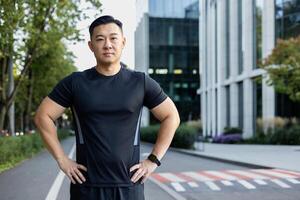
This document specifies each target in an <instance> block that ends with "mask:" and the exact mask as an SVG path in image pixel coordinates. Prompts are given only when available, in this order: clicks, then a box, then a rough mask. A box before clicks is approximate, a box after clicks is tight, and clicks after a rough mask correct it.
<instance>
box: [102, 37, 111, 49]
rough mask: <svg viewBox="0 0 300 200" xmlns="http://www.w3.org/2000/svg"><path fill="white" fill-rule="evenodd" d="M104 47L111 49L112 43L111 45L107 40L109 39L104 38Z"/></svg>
mask: <svg viewBox="0 0 300 200" xmlns="http://www.w3.org/2000/svg"><path fill="white" fill-rule="evenodd" d="M104 48H107V49H111V48H112V45H111V42H110V41H109V39H106V40H105V43H104Z"/></svg>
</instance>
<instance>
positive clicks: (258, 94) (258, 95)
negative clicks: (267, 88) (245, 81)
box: [253, 77, 262, 133]
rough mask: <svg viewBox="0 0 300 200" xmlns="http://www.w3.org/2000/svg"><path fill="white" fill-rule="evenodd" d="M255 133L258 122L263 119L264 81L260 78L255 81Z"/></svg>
mask: <svg viewBox="0 0 300 200" xmlns="http://www.w3.org/2000/svg"><path fill="white" fill-rule="evenodd" d="M253 105H254V106H253V118H254V120H253V130H254V131H253V132H254V133H256V131H257V126H256V122H257V119H258V118H261V117H262V79H261V77H258V78H256V79H253Z"/></svg>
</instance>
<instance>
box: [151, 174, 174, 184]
mask: <svg viewBox="0 0 300 200" xmlns="http://www.w3.org/2000/svg"><path fill="white" fill-rule="evenodd" d="M151 176H152V177H153V178H155V179H156V180H158V181H159V182H161V183H168V182H172V181H171V180H169V179H167V178H165V177H162V176H160V175H159V174H151Z"/></svg>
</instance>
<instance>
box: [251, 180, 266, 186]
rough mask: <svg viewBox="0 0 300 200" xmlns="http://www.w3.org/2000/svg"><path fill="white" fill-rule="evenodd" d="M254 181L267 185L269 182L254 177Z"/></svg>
mask: <svg viewBox="0 0 300 200" xmlns="http://www.w3.org/2000/svg"><path fill="white" fill-rule="evenodd" d="M253 181H254V182H256V183H257V184H259V185H267V183H266V182H265V181H263V180H261V179H254V180H253Z"/></svg>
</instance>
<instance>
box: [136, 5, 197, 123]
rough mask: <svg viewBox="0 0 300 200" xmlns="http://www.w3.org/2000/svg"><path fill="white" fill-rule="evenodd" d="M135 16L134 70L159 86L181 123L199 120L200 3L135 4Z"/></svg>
mask: <svg viewBox="0 0 300 200" xmlns="http://www.w3.org/2000/svg"><path fill="white" fill-rule="evenodd" d="M137 13H138V19H137V21H138V25H137V28H136V32H135V45H136V46H135V49H136V53H135V58H136V59H135V63H136V69H138V70H140V71H145V72H147V73H149V75H150V76H151V77H152V78H153V79H155V80H156V81H157V82H158V83H159V84H160V85H161V87H162V88H163V90H164V91H165V92H166V93H167V94H168V96H169V97H170V98H171V99H172V100H173V101H174V103H175V104H176V107H177V108H178V111H179V114H180V118H181V121H187V120H189V119H198V118H199V117H200V96H199V95H197V89H198V88H199V85H200V81H199V40H198V38H199V33H198V27H199V21H198V18H199V2H198V1H197V0H164V1H161V0H148V1H139V0H138V1H137ZM153 121H155V120H154V119H153V118H150V122H153Z"/></svg>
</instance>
